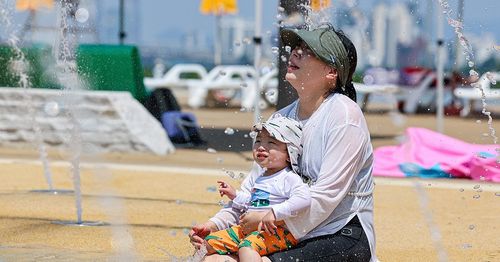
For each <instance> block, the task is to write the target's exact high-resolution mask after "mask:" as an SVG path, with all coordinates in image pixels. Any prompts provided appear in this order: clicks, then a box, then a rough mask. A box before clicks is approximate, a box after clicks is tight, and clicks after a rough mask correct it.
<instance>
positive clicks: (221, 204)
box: [217, 200, 226, 206]
mask: <svg viewBox="0 0 500 262" xmlns="http://www.w3.org/2000/svg"><path fill="white" fill-rule="evenodd" d="M217 204H218V205H219V206H224V205H225V204H226V202H224V200H220V201H219V202H218V203H217Z"/></svg>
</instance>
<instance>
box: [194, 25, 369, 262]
mask: <svg viewBox="0 0 500 262" xmlns="http://www.w3.org/2000/svg"><path fill="white" fill-rule="evenodd" d="M281 38H282V40H283V43H284V44H285V45H288V46H290V47H291V48H292V53H291V55H290V59H289V66H288V69H287V74H286V79H287V80H288V82H290V84H291V85H292V86H293V87H294V88H295V89H296V90H297V93H298V96H299V99H298V100H296V101H295V102H293V103H292V104H290V105H289V106H287V107H285V108H283V109H281V110H280V111H278V112H277V114H281V115H283V116H287V117H290V118H294V119H296V120H299V121H301V122H302V124H303V140H302V143H303V146H304V148H303V155H302V159H301V162H300V164H299V166H300V171H301V174H302V176H304V177H306V179H307V180H308V181H309V184H310V190H311V197H312V201H311V206H310V207H309V208H308V209H306V210H305V211H304V212H301V213H299V214H298V215H297V216H295V217H292V218H288V219H285V220H284V222H285V224H286V226H287V227H288V229H289V230H290V232H292V234H293V235H294V236H295V237H298V238H299V239H300V243H299V244H298V245H297V246H296V247H295V248H292V249H289V250H287V251H283V252H279V253H274V254H272V255H270V256H268V257H265V258H263V261H376V256H375V231H374V228H373V188H374V184H373V178H372V175H371V171H372V166H373V149H372V146H371V142H370V134H369V131H368V128H367V125H366V121H365V118H364V116H363V114H362V112H361V109H360V108H359V107H358V105H357V104H356V102H355V100H356V92H355V90H354V86H353V84H352V75H353V73H354V71H355V69H356V63H357V56H356V49H355V47H354V45H353V44H352V42H351V41H350V40H349V39H348V38H347V37H346V36H345V35H344V34H343V33H342V32H338V31H336V30H334V29H333V27H332V26H329V27H327V28H318V29H315V30H311V31H307V30H283V31H282V34H281ZM264 215H265V214H262V213H258V212H253V213H247V214H245V215H244V216H242V217H241V219H240V220H239V224H240V225H241V226H242V228H243V229H244V231H251V230H255V228H257V225H258V224H259V222H260V221H261V219H262V217H263V216H264ZM237 222H238V218H237V217H235V216H234V215H232V211H231V209H230V208H228V209H225V210H222V211H221V212H219V213H218V214H217V215H216V216H215V217H214V218H212V219H211V220H210V221H209V222H207V223H205V224H203V225H199V226H195V227H193V230H192V231H191V234H190V235H189V236H190V239H191V243H193V245H195V246H197V247H199V246H200V245H201V243H202V241H200V240H202V238H201V237H203V236H204V234H205V233H206V232H209V231H212V230H214V229H216V228H217V227H221V226H222V225H226V224H231V223H237ZM230 259H233V258H229V257H227V256H213V257H208V258H207V259H206V260H205V261H235V260H230Z"/></svg>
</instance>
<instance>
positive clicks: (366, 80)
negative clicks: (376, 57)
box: [363, 75, 375, 85]
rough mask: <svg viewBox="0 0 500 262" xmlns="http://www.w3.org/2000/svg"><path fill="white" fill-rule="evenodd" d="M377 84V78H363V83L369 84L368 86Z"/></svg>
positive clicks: (368, 76) (367, 76)
mask: <svg viewBox="0 0 500 262" xmlns="http://www.w3.org/2000/svg"><path fill="white" fill-rule="evenodd" d="M374 82H375V78H373V76H372V75H365V76H364V77H363V83H365V84H367V85H371V84H373V83H374Z"/></svg>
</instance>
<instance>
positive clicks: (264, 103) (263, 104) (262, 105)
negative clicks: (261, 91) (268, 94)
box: [259, 100, 267, 109]
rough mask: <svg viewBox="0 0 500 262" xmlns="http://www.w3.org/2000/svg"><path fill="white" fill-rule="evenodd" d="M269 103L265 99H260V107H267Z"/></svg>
mask: <svg viewBox="0 0 500 262" xmlns="http://www.w3.org/2000/svg"><path fill="white" fill-rule="evenodd" d="M266 107H267V103H266V102H265V101H262V100H261V101H259V108H260V109H266Z"/></svg>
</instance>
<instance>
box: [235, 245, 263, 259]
mask: <svg viewBox="0 0 500 262" xmlns="http://www.w3.org/2000/svg"><path fill="white" fill-rule="evenodd" d="M238 257H239V259H240V262H253V261H261V260H262V258H261V257H260V255H259V252H257V251H255V250H253V248H251V247H241V248H240V249H239V250H238Z"/></svg>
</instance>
